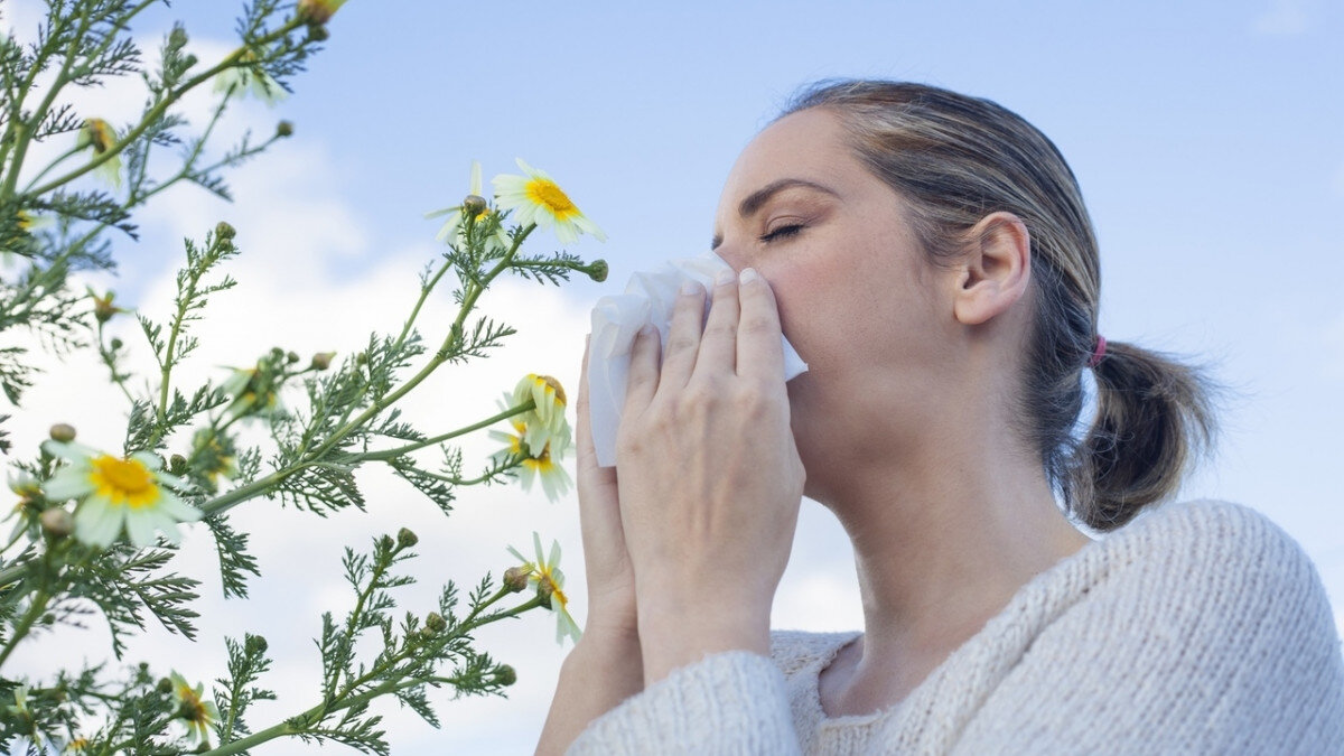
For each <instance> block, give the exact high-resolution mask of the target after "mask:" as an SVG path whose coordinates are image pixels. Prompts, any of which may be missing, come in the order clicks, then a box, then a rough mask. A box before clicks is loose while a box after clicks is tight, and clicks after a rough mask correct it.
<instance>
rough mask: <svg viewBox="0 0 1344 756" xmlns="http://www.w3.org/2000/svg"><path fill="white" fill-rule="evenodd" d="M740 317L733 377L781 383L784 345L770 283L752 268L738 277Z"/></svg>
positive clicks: (745, 269) (744, 270) (777, 310)
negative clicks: (735, 366) (746, 377)
mask: <svg viewBox="0 0 1344 756" xmlns="http://www.w3.org/2000/svg"><path fill="white" fill-rule="evenodd" d="M738 278H739V280H740V281H741V284H740V286H739V287H738V298H739V299H740V300H741V308H742V314H741V316H740V319H739V322H738V324H737V374H738V375H741V376H750V377H756V378H762V379H774V380H782V378H783V375H784V344H783V340H782V338H781V336H782V335H781V332H780V328H779V309H778V306H777V305H776V303H775V293H774V292H773V291H772V290H771V289H770V284H768V283H766V281H765V279H764V278H761V275H760V274H759V273H757V272H756V271H755V270H754V269H752V268H744V269H743V270H742V273H741V274H740V275H739V277H738Z"/></svg>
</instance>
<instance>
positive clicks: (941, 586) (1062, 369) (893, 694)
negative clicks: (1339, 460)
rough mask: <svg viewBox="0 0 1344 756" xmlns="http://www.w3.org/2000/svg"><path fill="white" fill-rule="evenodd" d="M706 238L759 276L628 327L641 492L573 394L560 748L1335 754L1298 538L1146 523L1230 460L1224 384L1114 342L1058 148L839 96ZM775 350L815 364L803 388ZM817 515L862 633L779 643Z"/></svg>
mask: <svg viewBox="0 0 1344 756" xmlns="http://www.w3.org/2000/svg"><path fill="white" fill-rule="evenodd" d="M714 244H715V248H716V249H717V251H718V253H719V254H720V255H721V256H722V257H723V258H724V259H725V260H727V261H728V262H729V264H730V265H731V266H732V267H733V269H734V270H735V271H737V272H738V275H737V276H736V277H733V276H727V277H724V278H723V279H721V280H720V281H718V282H717V283H716V285H715V286H714V287H713V291H709V292H706V291H702V290H699V289H698V288H691V289H689V290H686V291H684V292H683V294H682V296H681V299H680V300H679V302H678V305H677V309H676V312H675V314H674V316H673V320H672V324H671V329H670V335H669V338H668V341H667V343H666V344H659V343H658V341H659V339H658V336H657V334H656V332H653V331H650V330H648V329H646V331H645V332H643V333H641V335H640V337H639V338H637V339H636V342H635V345H634V353H633V357H632V362H631V369H630V388H629V391H628V394H627V398H626V406H625V410H624V420H623V422H622V426H621V429H620V440H619V444H620V449H619V452H618V461H617V468H616V469H617V470H619V477H618V476H617V475H616V474H615V473H614V471H612V470H610V469H602V468H599V467H597V466H596V463H595V461H594V459H593V454H592V444H591V439H590V438H589V436H588V434H587V431H586V429H585V428H584V426H585V425H586V420H587V417H586V407H585V406H584V399H583V398H582V397H581V398H580V400H579V407H578V414H579V422H580V430H579V436H580V438H579V444H580V459H579V494H580V506H581V516H582V520H583V532H584V548H585V552H586V556H587V575H588V586H589V602H590V608H589V617H588V623H587V629H586V634H585V635H584V638H583V640H582V641H581V642H580V643H579V644H578V645H577V646H576V647H575V649H574V651H573V652H572V653H571V655H570V656H569V658H568V659H567V660H566V662H565V665H564V668H563V670H562V673H561V677H560V682H559V688H558V690H557V692H556V696H555V701H554V704H553V705H552V710H551V714H550V717H549V718H548V720H547V723H546V729H545V732H544V733H543V736H542V742H541V745H540V747H539V749H538V750H539V752H544V753H560V752H563V751H564V750H565V749H566V748H570V746H571V743H572V748H570V752H571V753H761V754H777V753H799V752H802V753H819V754H840V753H845V754H848V753H891V752H918V753H943V752H956V753H1000V752H1001V753H1022V752H1032V753H1095V752H1142V753H1167V752H1175V751H1180V752H1197V753H1228V752H1247V753H1268V752H1272V753H1344V658H1342V657H1341V653H1340V646H1339V639H1338V636H1337V634H1336V631H1335V628H1334V624H1333V620H1332V617H1331V612H1330V607H1329V604H1328V602H1327V600H1326V598H1325V594H1324V590H1323V589H1322V587H1321V585H1320V581H1319V578H1318V577H1317V575H1316V573H1315V570H1314V568H1313V567H1312V565H1311V563H1310V561H1309V560H1308V559H1307V558H1306V557H1305V555H1304V554H1303V553H1302V552H1301V550H1300V548H1299V547H1298V546H1297V545H1296V543H1294V542H1293V541H1292V540H1291V539H1290V538H1289V537H1288V536H1287V535H1285V534H1284V533H1283V532H1282V531H1281V530H1279V529H1278V528H1277V527H1275V526H1274V525H1272V524H1271V523H1269V522H1268V521H1267V520H1266V519H1265V518H1263V517H1262V516H1260V515H1258V514H1256V513H1255V512H1253V511H1252V510H1249V509H1246V508H1243V507H1240V506H1236V505H1232V504H1225V503H1220V502H1195V503H1191V504H1186V505H1170V506H1165V507H1162V508H1158V509H1155V511H1152V512H1151V513H1150V514H1147V515H1146V516H1145V517H1143V518H1140V519H1139V520H1137V521H1134V522H1132V523H1131V520H1134V518H1135V516H1136V515H1137V514H1139V513H1140V511H1142V510H1143V509H1144V508H1145V507H1147V506H1149V505H1151V504H1155V503H1157V502H1159V501H1161V500H1163V499H1164V498H1166V497H1168V496H1169V495H1171V494H1172V493H1174V492H1175V491H1176V489H1177V488H1178V484H1179V480H1180V477H1181V474H1182V472H1183V470H1184V469H1185V467H1186V466H1187V462H1188V460H1190V459H1192V458H1193V456H1194V454H1195V452H1197V451H1198V450H1199V448H1200V446H1201V445H1202V444H1203V443H1204V442H1205V441H1206V440H1207V438H1208V435H1209V433H1210V430H1211V427H1212V417H1211V415H1210V409H1209V405H1208V402H1207V399H1206V390H1205V388H1204V386H1203V385H1202V384H1201V383H1200V380H1199V378H1198V376H1197V375H1196V374H1195V373H1194V372H1193V371H1191V370H1190V369H1188V368H1186V367H1183V366H1181V365H1179V364H1177V363H1175V362H1172V361H1170V360H1168V359H1165V358H1162V357H1159V356H1158V355H1156V354H1153V353H1151V352H1147V351H1144V350H1143V349H1140V348H1139V347H1136V346H1133V345H1129V344H1121V343H1116V342H1113V341H1112V342H1109V343H1108V342H1107V341H1106V340H1105V339H1104V338H1102V337H1101V335H1100V334H1099V333H1098V332H1097V329H1096V323H1097V304H1098V297H1099V280H1098V261H1097V249H1096V242H1095V240H1094V238H1093V233H1092V229H1091V225H1090V221H1089V219H1088V216H1087V212H1086V210H1085V208H1084V206H1083V203H1082V198H1081V196H1080V193H1079V190H1078V187H1077V183H1076V181H1075V180H1074V177H1073V175H1072V173H1071V172H1070V170H1069V168H1068V167H1067V165H1066V164H1065V162H1064V160H1063V158H1062V157H1061V156H1060V155H1059V153H1058V151H1057V150H1056V149H1055V147H1054V145H1053V144H1051V143H1050V141H1049V140H1048V139H1046V138H1045V137H1044V136H1043V135H1042V134H1040V132H1038V131H1036V129H1035V128H1033V127H1032V126H1030V125H1029V124H1027V123H1026V122H1025V121H1023V120H1022V119H1021V118H1019V117H1018V116H1016V115H1015V114H1013V113H1011V112H1009V111H1007V110H1005V109H1003V108H1001V107H1000V106H998V105H996V104H994V103H991V102H988V101H984V100H978V99H974V98H969V97H965V96H962V95H958V94H954V93H951V92H947V91H943V90H939V89H935V88H931V87H926V86H920V85H912V84H897V83H890V82H865V81H859V82H842V83H838V84H831V85H828V86H823V87H820V88H817V89H814V90H812V91H810V92H809V93H807V94H806V95H804V96H803V97H802V98H801V99H800V100H799V101H798V102H797V103H796V104H795V105H794V106H792V107H791V108H789V109H788V110H787V111H786V113H785V114H784V115H783V116H782V117H780V118H779V119H778V120H776V121H775V122H774V123H773V124H772V125H770V126H769V127H768V128H766V129H765V130H764V131H763V132H761V134H759V135H758V136H757V137H756V139H755V140H754V141H752V143H751V144H750V145H749V146H748V147H747V148H746V150H745V151H744V152H743V153H742V156H741V157H740V158H739V160H738V162H737V164H736V165H735V166H734V168H733V170H732V173H731V174H730V176H729V178H728V182H727V185H726V187H725V189H724V193H723V197H722V200H721V202H720V206H719V210H718V214H717V218H716V231H715V240H714ZM767 282H768V283H767ZM706 298H708V299H709V302H710V307H709V309H708V314H707V315H705V314H704V312H705V309H704V307H705V302H706ZM781 329H782V332H783V333H785V334H787V335H788V338H789V340H790V341H791V342H792V343H793V345H794V346H795V347H796V348H797V350H798V352H799V354H800V355H801V356H802V357H803V359H804V360H805V361H807V362H808V364H809V366H810V369H809V371H808V372H807V373H805V374H803V375H802V376H800V377H798V378H797V379H795V380H794V381H792V382H790V383H789V384H788V385H787V387H786V386H785V384H784V383H783V381H782V380H781V360H782V357H781V354H780V338H779V336H780V333H781ZM585 362H586V361H585ZM1087 370H1091V371H1092V374H1093V377H1094V379H1095V383H1096V396H1095V404H1096V415H1095V418H1094V419H1093V421H1092V423H1091V427H1090V428H1089V429H1088V430H1087V431H1086V432H1085V433H1084V434H1081V435H1082V436H1083V438H1082V439H1081V440H1079V439H1078V438H1077V435H1075V430H1074V429H1075V423H1076V421H1077V420H1078V418H1079V415H1080V413H1081V410H1082V407H1083V403H1084V395H1083V385H1082V374H1083V373H1084V372H1085V371H1087ZM804 494H805V495H807V496H810V497H812V498H814V499H816V500H817V501H819V502H821V503H822V504H823V505H825V506H826V507H828V508H829V509H830V510H831V511H833V512H834V513H835V515H836V516H837V517H838V518H839V519H840V521H841V523H842V524H843V525H844V527H845V529H846V531H847V532H848V534H849V535H850V537H851V539H852V540H853V542H854V548H855V553H856V560H857V567H858V577H859V584H860V588H861V592H862V597H863V608H864V630H865V632H864V633H863V634H862V635H859V634H857V633H851V634H809V633H783V632H776V633H774V634H771V632H770V629H769V613H770V605H771V601H772V599H773V596H774V591H775V589H776V587H777V585H778V582H779V578H780V575H781V573H782V572H783V570H784V566H785V564H786V562H787V559H788V553H789V547H790V545H791V543H792V539H793V533H794V528H795V524H796V520H797V512H798V506H799V500H800V497H801V496H802V495H804ZM1061 500H1062V502H1063V503H1064V505H1065V506H1064V511H1061V508H1060V507H1059V506H1058V505H1057V501H1061ZM1075 522H1078V523H1081V524H1083V525H1086V526H1087V527H1089V528H1091V529H1093V530H1096V531H1103V532H1107V531H1108V532H1107V533H1106V536H1105V537H1104V538H1102V539H1100V540H1098V541H1095V542H1093V541H1091V540H1090V539H1089V538H1088V537H1086V536H1084V535H1083V534H1082V533H1081V532H1079V530H1078V528H1077V527H1075V524H1074V523H1075Z"/></svg>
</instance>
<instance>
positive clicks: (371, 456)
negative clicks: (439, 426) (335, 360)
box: [350, 399, 537, 462]
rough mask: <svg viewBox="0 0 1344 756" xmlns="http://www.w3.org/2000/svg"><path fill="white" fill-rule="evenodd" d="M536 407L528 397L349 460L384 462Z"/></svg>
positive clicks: (486, 426)
mask: <svg viewBox="0 0 1344 756" xmlns="http://www.w3.org/2000/svg"><path fill="white" fill-rule="evenodd" d="M536 407H537V404H536V402H535V401H533V400H531V399H528V400H527V401H525V402H523V403H522V404H520V405H518V406H517V407H510V408H509V409H506V410H504V411H503V412H500V413H498V414H495V415H492V416H490V417H487V418H486V419H484V420H482V421H480V422H477V423H472V424H471V425H468V426H465V427H462V428H458V429H457V430H455V431H449V432H447V433H444V434H443V435H440V436H435V437H433V438H427V439H425V440H424V441H417V442H415V443H413V444H407V445H405V446H398V447H397V448H395V449H383V450H381V451H373V452H365V453H363V454H357V455H355V456H354V457H353V458H352V459H351V460H350V461H351V462H385V461H387V460H389V459H396V458H397V457H402V456H405V455H407V454H410V453H411V452H413V451H419V450H420V449H423V448H425V447H426V446H433V445H435V444H441V443H443V442H444V441H448V440H450V439H454V438H457V437H458V436H464V435H466V434H468V433H471V432H472V431H478V430H480V429H482V428H488V427H490V426H492V425H494V424H495V423H497V422H499V421H501V420H507V419H509V418H511V417H513V416H514V415H521V414H523V413H524V412H531V411H532V410H534V409H536Z"/></svg>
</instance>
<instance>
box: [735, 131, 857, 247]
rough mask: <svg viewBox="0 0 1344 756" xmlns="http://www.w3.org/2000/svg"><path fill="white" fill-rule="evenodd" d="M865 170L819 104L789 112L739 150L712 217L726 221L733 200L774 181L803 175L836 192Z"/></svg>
mask: <svg viewBox="0 0 1344 756" xmlns="http://www.w3.org/2000/svg"><path fill="white" fill-rule="evenodd" d="M866 174H867V171H866V170H865V169H864V167H863V165H862V164H861V163H860V162H859V160H858V158H857V157H855V155H854V154H853V150H852V149H851V148H850V147H849V146H848V144H847V143H846V132H845V127H844V124H843V123H842V122H841V120H840V118H839V116H837V115H835V114H834V113H831V112H829V111H826V110H822V109H820V108H812V109H809V110H804V111H800V112H797V113H793V114H790V115H787V116H785V117H783V118H781V119H779V120H778V121H775V122H774V123H772V124H770V125H769V126H767V127H766V128H765V129H764V130H763V131H761V133H759V134H757V135H756V138H755V139H752V140H751V142H750V143H749V144H748V145H747V146H746V148H745V149H744V150H742V154H741V155H739V156H738V158H737V162H736V163H734V164H733V169H732V171H731V172H730V173H729V174H728V180H727V182H726V183H725V184H724V187H723V195H722V196H721V197H720V198H719V212H718V218H717V219H716V220H717V221H718V222H719V223H724V222H726V221H728V220H729V218H728V216H727V215H725V213H727V212H729V211H730V210H732V209H733V208H735V207H736V205H737V203H738V202H740V201H741V200H742V199H743V198H745V197H746V196H748V195H750V194H751V193H752V192H754V191H756V190H757V189H760V188H761V187H762V186H765V185H766V184H769V183H771V182H774V181H777V180H779V179H783V178H797V179H806V180H810V181H814V182H816V183H820V184H824V185H826V186H831V187H834V188H836V189H837V190H840V189H841V188H842V186H843V185H844V184H845V183H847V182H850V181H854V180H862V178H863V177H864V176H866ZM733 212H736V211H735V210H733Z"/></svg>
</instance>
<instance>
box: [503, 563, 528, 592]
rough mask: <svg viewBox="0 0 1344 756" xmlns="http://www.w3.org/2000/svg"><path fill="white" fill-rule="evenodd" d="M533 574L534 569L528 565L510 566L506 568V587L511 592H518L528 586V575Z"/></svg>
mask: <svg viewBox="0 0 1344 756" xmlns="http://www.w3.org/2000/svg"><path fill="white" fill-rule="evenodd" d="M531 574H532V570H530V569H528V568H527V567H510V568H508V569H507V570H504V587H505V588H508V589H509V592H510V593H518V592H519V591H522V590H523V589H525V588H527V576H528V575H531Z"/></svg>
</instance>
